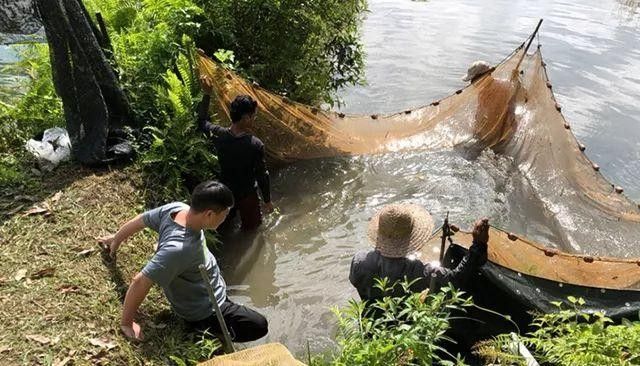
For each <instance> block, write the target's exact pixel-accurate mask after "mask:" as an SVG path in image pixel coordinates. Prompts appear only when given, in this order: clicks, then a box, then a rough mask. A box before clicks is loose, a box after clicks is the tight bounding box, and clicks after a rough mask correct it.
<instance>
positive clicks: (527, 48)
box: [513, 18, 544, 71]
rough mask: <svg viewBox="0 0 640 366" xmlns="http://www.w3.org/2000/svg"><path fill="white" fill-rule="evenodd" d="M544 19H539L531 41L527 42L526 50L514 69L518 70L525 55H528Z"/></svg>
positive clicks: (530, 38)
mask: <svg viewBox="0 0 640 366" xmlns="http://www.w3.org/2000/svg"><path fill="white" fill-rule="evenodd" d="M543 20H544V19H542V18H541V19H540V21H538V25H537V26H536V29H535V30H534V31H533V33H532V34H531V36H530V37H529V42H527V46H526V47H525V48H524V52H522V56H520V60H518V64H517V65H516V67H515V68H514V69H513V70H514V71H517V70H518V68H519V67H520V64H521V63H522V60H524V57H525V56H526V55H527V51H529V47H531V43H533V39H534V38H536V34H538V30H540V26H541V25H542V21H543Z"/></svg>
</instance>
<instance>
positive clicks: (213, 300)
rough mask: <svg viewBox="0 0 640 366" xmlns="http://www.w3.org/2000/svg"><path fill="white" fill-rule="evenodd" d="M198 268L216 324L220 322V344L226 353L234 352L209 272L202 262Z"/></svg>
mask: <svg viewBox="0 0 640 366" xmlns="http://www.w3.org/2000/svg"><path fill="white" fill-rule="evenodd" d="M198 269H200V275H201V276H202V279H203V280H204V283H205V287H206V288H207V292H208V293H209V299H210V300H211V304H212V305H213V311H214V312H215V313H216V318H217V319H218V324H220V330H221V331H222V345H223V347H224V351H225V352H226V353H233V352H235V349H234V348H233V342H232V341H231V335H230V334H229V329H227V323H225V322H224V317H223V316H222V312H221V311H220V306H219V305H218V300H217V299H216V294H215V293H214V292H213V288H212V287H211V279H210V278H209V274H208V273H207V268H206V267H205V266H204V264H201V265H200V266H198Z"/></svg>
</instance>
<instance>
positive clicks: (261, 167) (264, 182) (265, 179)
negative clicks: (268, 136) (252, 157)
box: [256, 144, 273, 213]
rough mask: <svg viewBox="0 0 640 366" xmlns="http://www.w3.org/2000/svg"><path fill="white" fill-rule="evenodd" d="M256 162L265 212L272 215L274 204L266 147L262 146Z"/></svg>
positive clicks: (257, 179)
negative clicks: (272, 201)
mask: <svg viewBox="0 0 640 366" xmlns="http://www.w3.org/2000/svg"><path fill="white" fill-rule="evenodd" d="M256 160H257V161H256V181H257V182H258V187H259V188H260V192H261V193H262V200H263V201H264V204H265V210H266V211H267V212H268V213H271V212H273V204H272V203H271V179H270V178H269V170H267V162H266V157H265V153H264V145H262V144H261V145H260V146H259V147H258V157H257V159H256Z"/></svg>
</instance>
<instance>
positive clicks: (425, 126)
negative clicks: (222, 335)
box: [198, 47, 640, 288]
mask: <svg viewBox="0 0 640 366" xmlns="http://www.w3.org/2000/svg"><path fill="white" fill-rule="evenodd" d="M521 60H522V61H521ZM520 61H521V64H520V66H519V67H518V64H519V62H520ZM198 68H199V70H200V72H201V73H202V74H204V75H206V76H208V77H209V78H210V79H211V80H212V82H213V84H214V90H215V92H216V96H217V98H214V101H213V102H212V106H211V108H212V110H213V112H215V113H216V114H217V115H218V118H219V119H221V120H222V121H227V122H228V121H229V117H228V116H229V115H228V106H229V104H230V102H231V100H232V99H233V98H235V97H236V96H237V95H240V94H248V95H251V96H252V97H253V98H254V99H255V100H257V101H258V103H259V109H258V118H257V123H255V124H254V133H255V134H256V135H257V136H258V137H259V138H261V139H262V140H263V141H264V142H265V145H266V148H267V153H268V155H269V156H270V158H271V159H272V160H275V161H280V162H292V161H296V160H301V159H313V158H321V157H331V156H338V155H355V154H376V153H384V152H392V151H406V150H420V149H424V150H436V149H455V150H457V151H460V152H461V153H462V154H465V155H467V156H470V158H473V157H474V156H477V154H479V152H481V151H482V150H483V149H487V148H491V149H493V150H494V151H495V152H496V153H498V154H501V155H504V156H507V157H509V158H510V159H511V160H512V162H513V164H514V166H515V167H517V170H518V171H519V173H520V174H521V175H522V176H523V177H524V178H526V179H525V181H526V182H527V183H528V184H529V185H530V186H531V190H530V191H531V192H533V194H534V195H535V196H536V197H533V199H536V200H538V201H540V202H541V203H542V205H541V207H543V208H544V210H545V212H544V213H543V215H544V216H545V217H547V218H549V220H548V222H549V224H548V225H549V228H547V229H548V230H549V231H553V232H555V233H558V235H557V237H559V238H560V241H561V242H559V243H548V244H547V245H551V246H554V247H556V248H559V249H561V250H562V251H564V252H570V253H581V254H586V255H590V256H593V257H594V261H595V262H598V261H600V260H601V258H599V257H619V258H632V257H639V258H640V246H638V245H637V243H638V239H639V238H640V209H639V207H638V205H637V204H636V203H634V202H632V201H631V200H630V199H628V198H627V197H626V196H625V195H624V194H623V193H622V190H621V189H620V188H619V187H614V186H613V185H612V184H611V183H609V182H608V181H607V180H606V179H605V178H604V177H603V176H602V174H601V173H600V172H599V167H598V166H597V165H596V164H594V163H592V162H591V161H590V160H589V159H588V158H587V156H586V155H585V154H584V146H583V145H581V144H580V143H579V142H578V141H577V140H576V138H575V136H574V135H573V133H572V132H571V129H570V126H569V124H568V123H567V121H566V120H565V119H564V116H563V115H562V113H561V108H560V106H559V105H558V104H557V102H556V100H555V97H554V95H553V92H552V88H551V84H550V82H549V80H548V77H547V74H546V69H545V64H544V62H543V60H542V54H541V52H540V50H539V49H538V50H537V51H536V52H534V53H533V54H526V55H525V54H524V50H523V48H522V47H520V48H518V49H516V50H515V51H514V52H513V53H512V54H511V55H510V56H509V57H507V58H506V59H505V60H504V61H503V62H502V63H500V64H499V65H498V66H496V67H495V68H494V70H493V71H492V72H491V73H487V74H485V75H484V76H482V77H481V78H480V79H478V80H476V81H475V82H473V83H472V84H471V85H469V86H468V87H466V88H464V89H462V90H458V91H456V92H455V93H454V94H452V95H451V96H449V97H446V98H444V99H442V100H439V101H435V102H433V103H431V104H429V105H426V106H423V107H419V108H416V109H411V110H407V111H402V112H399V113H395V114H392V115H385V116H383V115H371V116H356V115H348V116H347V115H344V114H341V113H335V112H327V111H322V110H319V109H317V108H314V107H309V106H305V105H302V104H299V103H295V102H292V101H290V100H288V99H287V98H285V97H282V96H279V95H276V94H273V93H271V92H269V91H267V90H265V89H262V88H261V87H259V86H258V85H255V84H252V83H250V82H248V81H246V80H245V79H243V78H241V77H239V76H238V75H236V74H234V73H233V72H231V71H229V70H226V69H224V68H223V67H221V66H219V65H218V64H216V63H215V62H214V61H212V60H210V59H208V58H206V57H202V56H200V57H199V59H198ZM531 210H533V208H531ZM524 211H525V212H526V211H527V208H524ZM536 214H538V215H539V214H540V212H537V213H536ZM530 242H531V243H533V244H535V246H536V247H539V248H543V247H545V245H543V244H540V243H534V242H533V241H530ZM505 250H510V251H513V255H512V257H510V258H503V260H502V265H504V266H505V267H508V268H519V267H520V266H521V265H523V263H537V262H539V263H543V262H544V263H547V264H548V263H554V261H549V258H550V257H547V256H545V255H544V251H539V250H536V251H527V250H525V251H520V250H516V249H515V248H513V247H509V248H505ZM532 258H534V259H532ZM607 263H609V264H607V265H606V267H607V268H613V267H616V268H619V271H620V275H613V276H610V278H609V279H608V280H607V281H606V282H596V283H592V284H594V285H598V286H602V287H609V288H629V286H631V287H633V288H637V283H638V282H639V281H640V266H638V265H637V264H636V261H634V260H629V262H628V263H627V262H625V263H624V265H623V263H621V262H616V261H613V262H611V261H608V262H607ZM558 265H564V264H561V263H558ZM551 267H552V266H551ZM551 267H548V268H547V267H545V269H544V270H540V271H538V273H537V275H541V276H545V273H546V272H545V271H547V270H548V269H549V268H551ZM596 267H597V265H590V266H588V267H586V268H588V269H585V271H581V270H580V271H579V272H578V273H580V274H576V275H575V276H574V277H571V278H570V277H566V276H565V277H562V276H560V277H558V276H556V277H554V278H558V279H559V280H567V281H570V282H573V283H575V284H580V283H586V282H585V281H587V280H589V277H590V273H591V271H592V270H593V268H596ZM568 268H570V267H568ZM581 268H582V267H581ZM549 270H550V269H549ZM607 270H609V269H607ZM617 271H618V270H617V269H616V272H617ZM543 272H544V273H543ZM622 274H624V275H622ZM563 276H564V275H563ZM598 281H600V280H598ZM587 282H588V281H587ZM589 283H590V282H589ZM633 284H636V285H633Z"/></svg>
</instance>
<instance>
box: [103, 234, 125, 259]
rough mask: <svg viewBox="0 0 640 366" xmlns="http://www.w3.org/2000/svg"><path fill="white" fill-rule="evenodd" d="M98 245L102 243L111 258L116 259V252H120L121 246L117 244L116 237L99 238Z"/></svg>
mask: <svg viewBox="0 0 640 366" xmlns="http://www.w3.org/2000/svg"><path fill="white" fill-rule="evenodd" d="M98 243H100V246H101V247H102V249H103V250H104V251H105V252H107V254H109V256H111V258H115V257H116V252H117V251H118V247H119V246H120V244H118V243H116V241H115V235H107V236H103V237H102V238H98Z"/></svg>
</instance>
